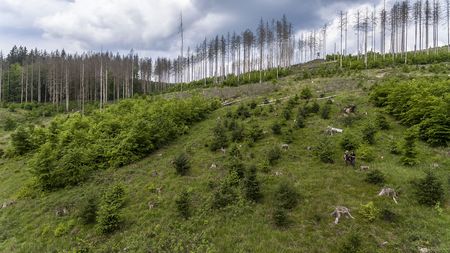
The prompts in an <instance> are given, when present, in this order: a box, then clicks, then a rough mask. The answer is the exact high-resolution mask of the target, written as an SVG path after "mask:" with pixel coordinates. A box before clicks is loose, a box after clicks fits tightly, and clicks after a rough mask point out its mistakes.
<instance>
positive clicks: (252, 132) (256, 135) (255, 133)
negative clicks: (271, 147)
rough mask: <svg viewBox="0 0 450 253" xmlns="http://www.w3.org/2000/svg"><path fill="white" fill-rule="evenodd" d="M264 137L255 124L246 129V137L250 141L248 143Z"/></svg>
mask: <svg viewBox="0 0 450 253" xmlns="http://www.w3.org/2000/svg"><path fill="white" fill-rule="evenodd" d="M263 136H264V131H263V130H262V129H261V127H260V126H259V125H258V124H256V123H252V124H251V125H250V128H249V129H248V134H247V137H248V139H249V141H250V143H255V142H257V141H258V140H260V139H262V138H263Z"/></svg>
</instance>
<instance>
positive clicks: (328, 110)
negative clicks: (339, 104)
mask: <svg viewBox="0 0 450 253" xmlns="http://www.w3.org/2000/svg"><path fill="white" fill-rule="evenodd" d="M330 113H331V105H330V104H328V103H327V104H325V105H324V106H323V107H322V112H321V113H320V116H321V117H322V119H329V118H330Z"/></svg>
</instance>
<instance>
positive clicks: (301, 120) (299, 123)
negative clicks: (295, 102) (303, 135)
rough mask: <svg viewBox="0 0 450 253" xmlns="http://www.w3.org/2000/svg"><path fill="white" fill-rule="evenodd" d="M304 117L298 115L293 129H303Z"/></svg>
mask: <svg viewBox="0 0 450 253" xmlns="http://www.w3.org/2000/svg"><path fill="white" fill-rule="evenodd" d="M305 126H306V124H305V117H304V116H303V115H302V114H300V113H299V114H298V115H297V118H296V119H295V127H297V128H305Z"/></svg>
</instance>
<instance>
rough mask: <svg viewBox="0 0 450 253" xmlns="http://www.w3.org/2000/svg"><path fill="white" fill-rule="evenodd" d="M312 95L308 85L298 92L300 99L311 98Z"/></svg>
mask: <svg viewBox="0 0 450 253" xmlns="http://www.w3.org/2000/svg"><path fill="white" fill-rule="evenodd" d="M312 96H313V94H312V91H311V89H310V88H309V87H305V88H303V89H302V91H301V92H300V97H301V98H302V99H311V98H312Z"/></svg>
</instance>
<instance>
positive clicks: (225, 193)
mask: <svg viewBox="0 0 450 253" xmlns="http://www.w3.org/2000/svg"><path fill="white" fill-rule="evenodd" d="M238 184H239V177H238V175H236V173H230V174H229V175H228V176H227V177H226V178H225V179H223V180H222V181H221V182H220V185H219V187H218V188H217V189H216V190H215V191H214V193H213V200H212V207H213V208H214V209H221V208H224V207H226V206H228V205H230V204H232V203H234V202H235V201H236V200H237V197H238V195H237V192H236V189H235V186H236V185H238Z"/></svg>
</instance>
